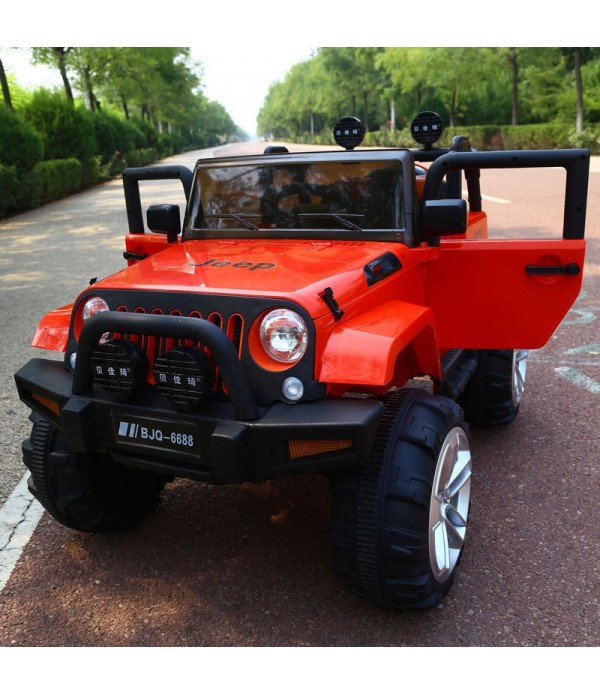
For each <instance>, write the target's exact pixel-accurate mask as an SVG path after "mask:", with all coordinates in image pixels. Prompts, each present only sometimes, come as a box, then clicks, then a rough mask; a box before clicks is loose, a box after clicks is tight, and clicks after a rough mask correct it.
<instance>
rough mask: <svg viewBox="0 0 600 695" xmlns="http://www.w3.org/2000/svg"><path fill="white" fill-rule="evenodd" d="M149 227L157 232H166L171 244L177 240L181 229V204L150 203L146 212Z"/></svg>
mask: <svg viewBox="0 0 600 695" xmlns="http://www.w3.org/2000/svg"><path fill="white" fill-rule="evenodd" d="M146 221H147V223H148V229H149V230H150V231H151V232H154V233H155V234H166V235H167V241H168V242H169V244H173V243H174V242H176V241H177V237H178V236H179V232H180V231H181V219H180V216H179V205H150V207H149V208H148V211H147V212H146Z"/></svg>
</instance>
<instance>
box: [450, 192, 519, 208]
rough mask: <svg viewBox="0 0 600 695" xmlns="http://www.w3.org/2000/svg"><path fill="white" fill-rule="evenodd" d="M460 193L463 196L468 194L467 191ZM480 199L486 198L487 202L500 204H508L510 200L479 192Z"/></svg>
mask: <svg viewBox="0 0 600 695" xmlns="http://www.w3.org/2000/svg"><path fill="white" fill-rule="evenodd" d="M462 193H463V195H464V196H465V197H467V196H468V195H469V194H468V192H467V191H463V192H462ZM481 199H482V200H487V202H488V203H500V205H508V204H510V203H511V202H512V201H510V200H506V198H496V197H495V196H493V195H485V194H483V193H482V194H481Z"/></svg>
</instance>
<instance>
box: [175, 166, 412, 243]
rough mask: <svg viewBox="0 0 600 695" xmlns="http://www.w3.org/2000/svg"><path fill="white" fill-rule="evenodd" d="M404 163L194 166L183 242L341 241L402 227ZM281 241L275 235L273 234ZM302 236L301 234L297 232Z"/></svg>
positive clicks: (396, 230) (400, 229)
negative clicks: (316, 235)
mask: <svg viewBox="0 0 600 695" xmlns="http://www.w3.org/2000/svg"><path fill="white" fill-rule="evenodd" d="M402 172H403V169H402V162H401V161H399V160H398V159H390V158H387V159H374V160H369V159H355V160H351V159H350V160H340V159H339V158H337V159H330V160H329V161H316V162H314V161H313V162H310V161H305V160H303V159H302V158H300V159H299V160H298V161H289V159H287V160H286V161H282V162H281V163H280V162H279V161H278V160H277V157H265V158H264V162H263V161H258V160H257V159H254V160H253V161H251V162H249V161H244V162H240V163H231V162H226V161H225V160H220V161H218V162H217V161H216V160H215V163H214V164H212V165H211V164H210V163H209V162H203V163H202V165H201V166H200V165H199V166H198V168H197V174H196V180H195V187H194V189H193V191H192V198H191V201H190V207H189V212H188V217H187V221H186V232H185V234H186V237H187V238H198V237H206V236H232V235H233V236H246V235H252V236H257V235H259V236H262V235H266V234H269V235H271V234H273V235H276V234H274V233H276V232H277V231H278V230H282V231H285V232H286V235H288V236H289V235H290V232H291V233H292V234H291V235H292V236H293V235H294V232H295V233H302V232H303V231H305V232H306V231H307V230H315V231H321V230H322V231H323V232H324V233H326V232H329V234H324V235H326V236H332V234H331V232H337V234H333V236H342V237H347V236H348V235H350V236H351V235H356V234H359V233H362V232H371V233H372V232H373V231H376V230H379V231H387V232H389V231H392V230H394V231H395V232H399V231H402V230H403V229H404V210H403V195H402V189H403V183H402V178H403V177H402ZM279 236H281V235H279ZM303 236H306V234H303Z"/></svg>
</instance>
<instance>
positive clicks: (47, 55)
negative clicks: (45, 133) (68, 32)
mask: <svg viewBox="0 0 600 695" xmlns="http://www.w3.org/2000/svg"><path fill="white" fill-rule="evenodd" d="M72 50H73V49H72V48H32V49H31V52H32V57H33V62H34V63H36V64H40V65H49V66H50V67H54V68H57V69H58V71H59V72H60V76H61V78H62V81H63V85H64V88H65V95H66V97H67V99H68V100H69V101H70V102H71V104H72V103H73V102H74V98H73V90H72V88H71V82H70V80H69V76H68V74H67V71H68V69H69V67H70V62H69V61H70V54H71V52H72Z"/></svg>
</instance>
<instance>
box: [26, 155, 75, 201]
mask: <svg viewBox="0 0 600 695" xmlns="http://www.w3.org/2000/svg"><path fill="white" fill-rule="evenodd" d="M33 173H34V175H35V177H36V178H37V180H38V182H39V187H40V189H39V190H40V200H41V202H48V201H51V200H56V199H57V198H62V197H64V196H66V195H68V194H69V193H74V192H75V191H78V190H79V189H80V188H81V182H82V177H83V167H82V165H81V162H80V161H79V160H78V159H75V158H74V157H70V158H68V159H50V160H46V161H44V162H39V163H38V164H36V165H35V167H34V169H33Z"/></svg>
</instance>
